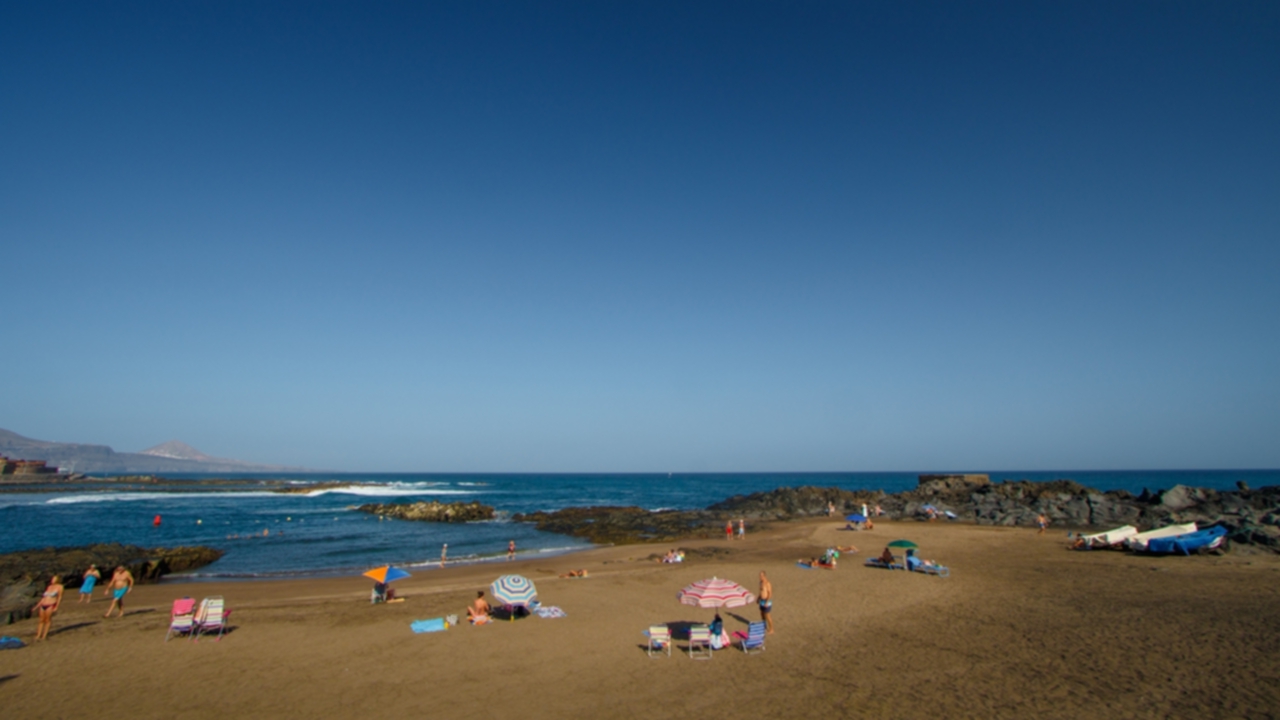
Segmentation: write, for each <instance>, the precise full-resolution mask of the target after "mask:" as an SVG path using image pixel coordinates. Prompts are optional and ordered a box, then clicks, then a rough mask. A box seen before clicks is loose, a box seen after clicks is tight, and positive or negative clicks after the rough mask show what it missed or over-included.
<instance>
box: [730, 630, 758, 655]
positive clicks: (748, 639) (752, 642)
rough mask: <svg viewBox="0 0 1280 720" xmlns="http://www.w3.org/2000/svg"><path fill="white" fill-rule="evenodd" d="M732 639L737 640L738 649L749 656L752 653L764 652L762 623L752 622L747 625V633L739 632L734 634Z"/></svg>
mask: <svg viewBox="0 0 1280 720" xmlns="http://www.w3.org/2000/svg"><path fill="white" fill-rule="evenodd" d="M734 637H736V638H738V647H741V648H742V652H744V653H746V654H748V655H750V654H751V653H753V652H757V653H762V652H764V623H763V622H753V623H751V624H750V625H747V631H746V632H745V633H744V632H742V631H741V630H739V631H738V632H735V633H734Z"/></svg>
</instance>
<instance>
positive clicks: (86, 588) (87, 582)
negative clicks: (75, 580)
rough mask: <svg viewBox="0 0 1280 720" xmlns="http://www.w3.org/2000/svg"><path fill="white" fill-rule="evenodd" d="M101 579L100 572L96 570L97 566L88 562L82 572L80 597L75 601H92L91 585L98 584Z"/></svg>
mask: <svg viewBox="0 0 1280 720" xmlns="http://www.w3.org/2000/svg"><path fill="white" fill-rule="evenodd" d="M101 579H102V573H100V572H98V566H97V565H93V564H90V565H89V569H88V570H86V571H85V573H84V580H83V581H81V583H80V599H79V600H77V601H76V602H77V603H91V602H93V586H94V585H97V584H98V581H99V580H101Z"/></svg>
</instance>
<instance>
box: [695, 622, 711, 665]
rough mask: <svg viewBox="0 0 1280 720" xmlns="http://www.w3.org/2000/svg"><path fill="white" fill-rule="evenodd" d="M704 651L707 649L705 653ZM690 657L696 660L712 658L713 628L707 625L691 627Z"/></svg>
mask: <svg viewBox="0 0 1280 720" xmlns="http://www.w3.org/2000/svg"><path fill="white" fill-rule="evenodd" d="M703 651H706V652H705V653H704V652H703ZM689 657H690V658H692V659H694V660H709V659H711V657H712V655H711V628H710V627H708V626H706V625H691V626H690V627H689Z"/></svg>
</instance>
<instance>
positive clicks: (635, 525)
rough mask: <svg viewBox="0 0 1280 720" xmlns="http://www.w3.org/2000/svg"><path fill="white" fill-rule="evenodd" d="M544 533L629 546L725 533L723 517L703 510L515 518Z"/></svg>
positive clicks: (599, 510)
mask: <svg viewBox="0 0 1280 720" xmlns="http://www.w3.org/2000/svg"><path fill="white" fill-rule="evenodd" d="M511 519H512V520H514V521H516V522H531V523H534V525H535V526H536V527H537V528H538V529H539V530H542V531H544V532H553V533H559V534H561V535H572V536H573V537H580V538H586V539H588V540H590V541H591V542H594V543H601V544H606V543H613V544H615V545H626V544H630V543H638V542H650V541H656V540H673V539H675V538H688V537H716V536H717V535H721V534H723V533H724V519H723V517H722V516H721V515H720V514H717V513H711V512H707V511H703V510H662V511H658V512H651V511H649V510H645V509H644V508H639V507H576V508H565V509H563V510H556V511H555V512H550V513H548V512H534V513H528V514H526V515H520V514H517V515H513V516H512V517H511Z"/></svg>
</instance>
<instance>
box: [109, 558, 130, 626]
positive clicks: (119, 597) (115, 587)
mask: <svg viewBox="0 0 1280 720" xmlns="http://www.w3.org/2000/svg"><path fill="white" fill-rule="evenodd" d="M132 589H133V573H131V572H129V571H128V570H126V569H124V566H123V565H121V566H117V567H116V571H115V572H114V573H112V575H111V582H109V583H107V589H106V592H107V593H109V594H110V595H111V607H109V608H107V614H106V615H103V616H102V617H104V618H109V617H111V611H112V610H115V609H116V608H117V607H119V608H120V617H124V596H125V595H126V594H128V592H129V591H130V590H132Z"/></svg>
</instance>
